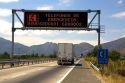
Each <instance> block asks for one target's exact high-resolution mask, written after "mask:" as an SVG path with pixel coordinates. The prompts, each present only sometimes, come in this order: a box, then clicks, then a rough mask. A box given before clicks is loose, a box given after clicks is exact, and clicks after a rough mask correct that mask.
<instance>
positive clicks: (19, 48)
mask: <svg viewBox="0 0 125 83" xmlns="http://www.w3.org/2000/svg"><path fill="white" fill-rule="evenodd" d="M11 45H12V44H11V41H9V40H6V39H4V38H1V37H0V53H4V52H8V53H9V54H11ZM14 47H15V48H14V53H15V54H22V53H23V54H26V53H27V51H28V50H29V47H28V46H25V45H22V44H19V43H15V46H14Z"/></svg>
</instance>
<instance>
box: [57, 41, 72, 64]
mask: <svg viewBox="0 0 125 83" xmlns="http://www.w3.org/2000/svg"><path fill="white" fill-rule="evenodd" d="M57 59H58V61H57V63H58V65H62V64H71V65H72V64H74V55H73V44H72V43H59V44H58V54H57Z"/></svg>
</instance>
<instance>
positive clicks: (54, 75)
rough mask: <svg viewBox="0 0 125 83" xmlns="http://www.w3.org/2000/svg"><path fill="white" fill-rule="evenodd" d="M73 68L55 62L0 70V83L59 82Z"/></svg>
mask: <svg viewBox="0 0 125 83" xmlns="http://www.w3.org/2000/svg"><path fill="white" fill-rule="evenodd" d="M73 68H74V65H72V66H68V65H67V66H58V65H57V62H56V61H55V62H49V63H42V64H36V65H30V66H23V67H16V68H10V69H3V70H0V83H60V82H61V81H62V80H63V78H65V76H66V75H67V74H68V73H69V72H70V71H71V70H72V69H73Z"/></svg>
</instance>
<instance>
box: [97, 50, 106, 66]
mask: <svg viewBox="0 0 125 83" xmlns="http://www.w3.org/2000/svg"><path fill="white" fill-rule="evenodd" d="M98 64H108V49H99V50H98Z"/></svg>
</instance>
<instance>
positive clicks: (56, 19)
mask: <svg viewBox="0 0 125 83" xmlns="http://www.w3.org/2000/svg"><path fill="white" fill-rule="evenodd" d="M87 25H88V13H87V12H82V11H43V10H41V11H25V12H24V27H68V28H74V27H75V28H85V27H87Z"/></svg>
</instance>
